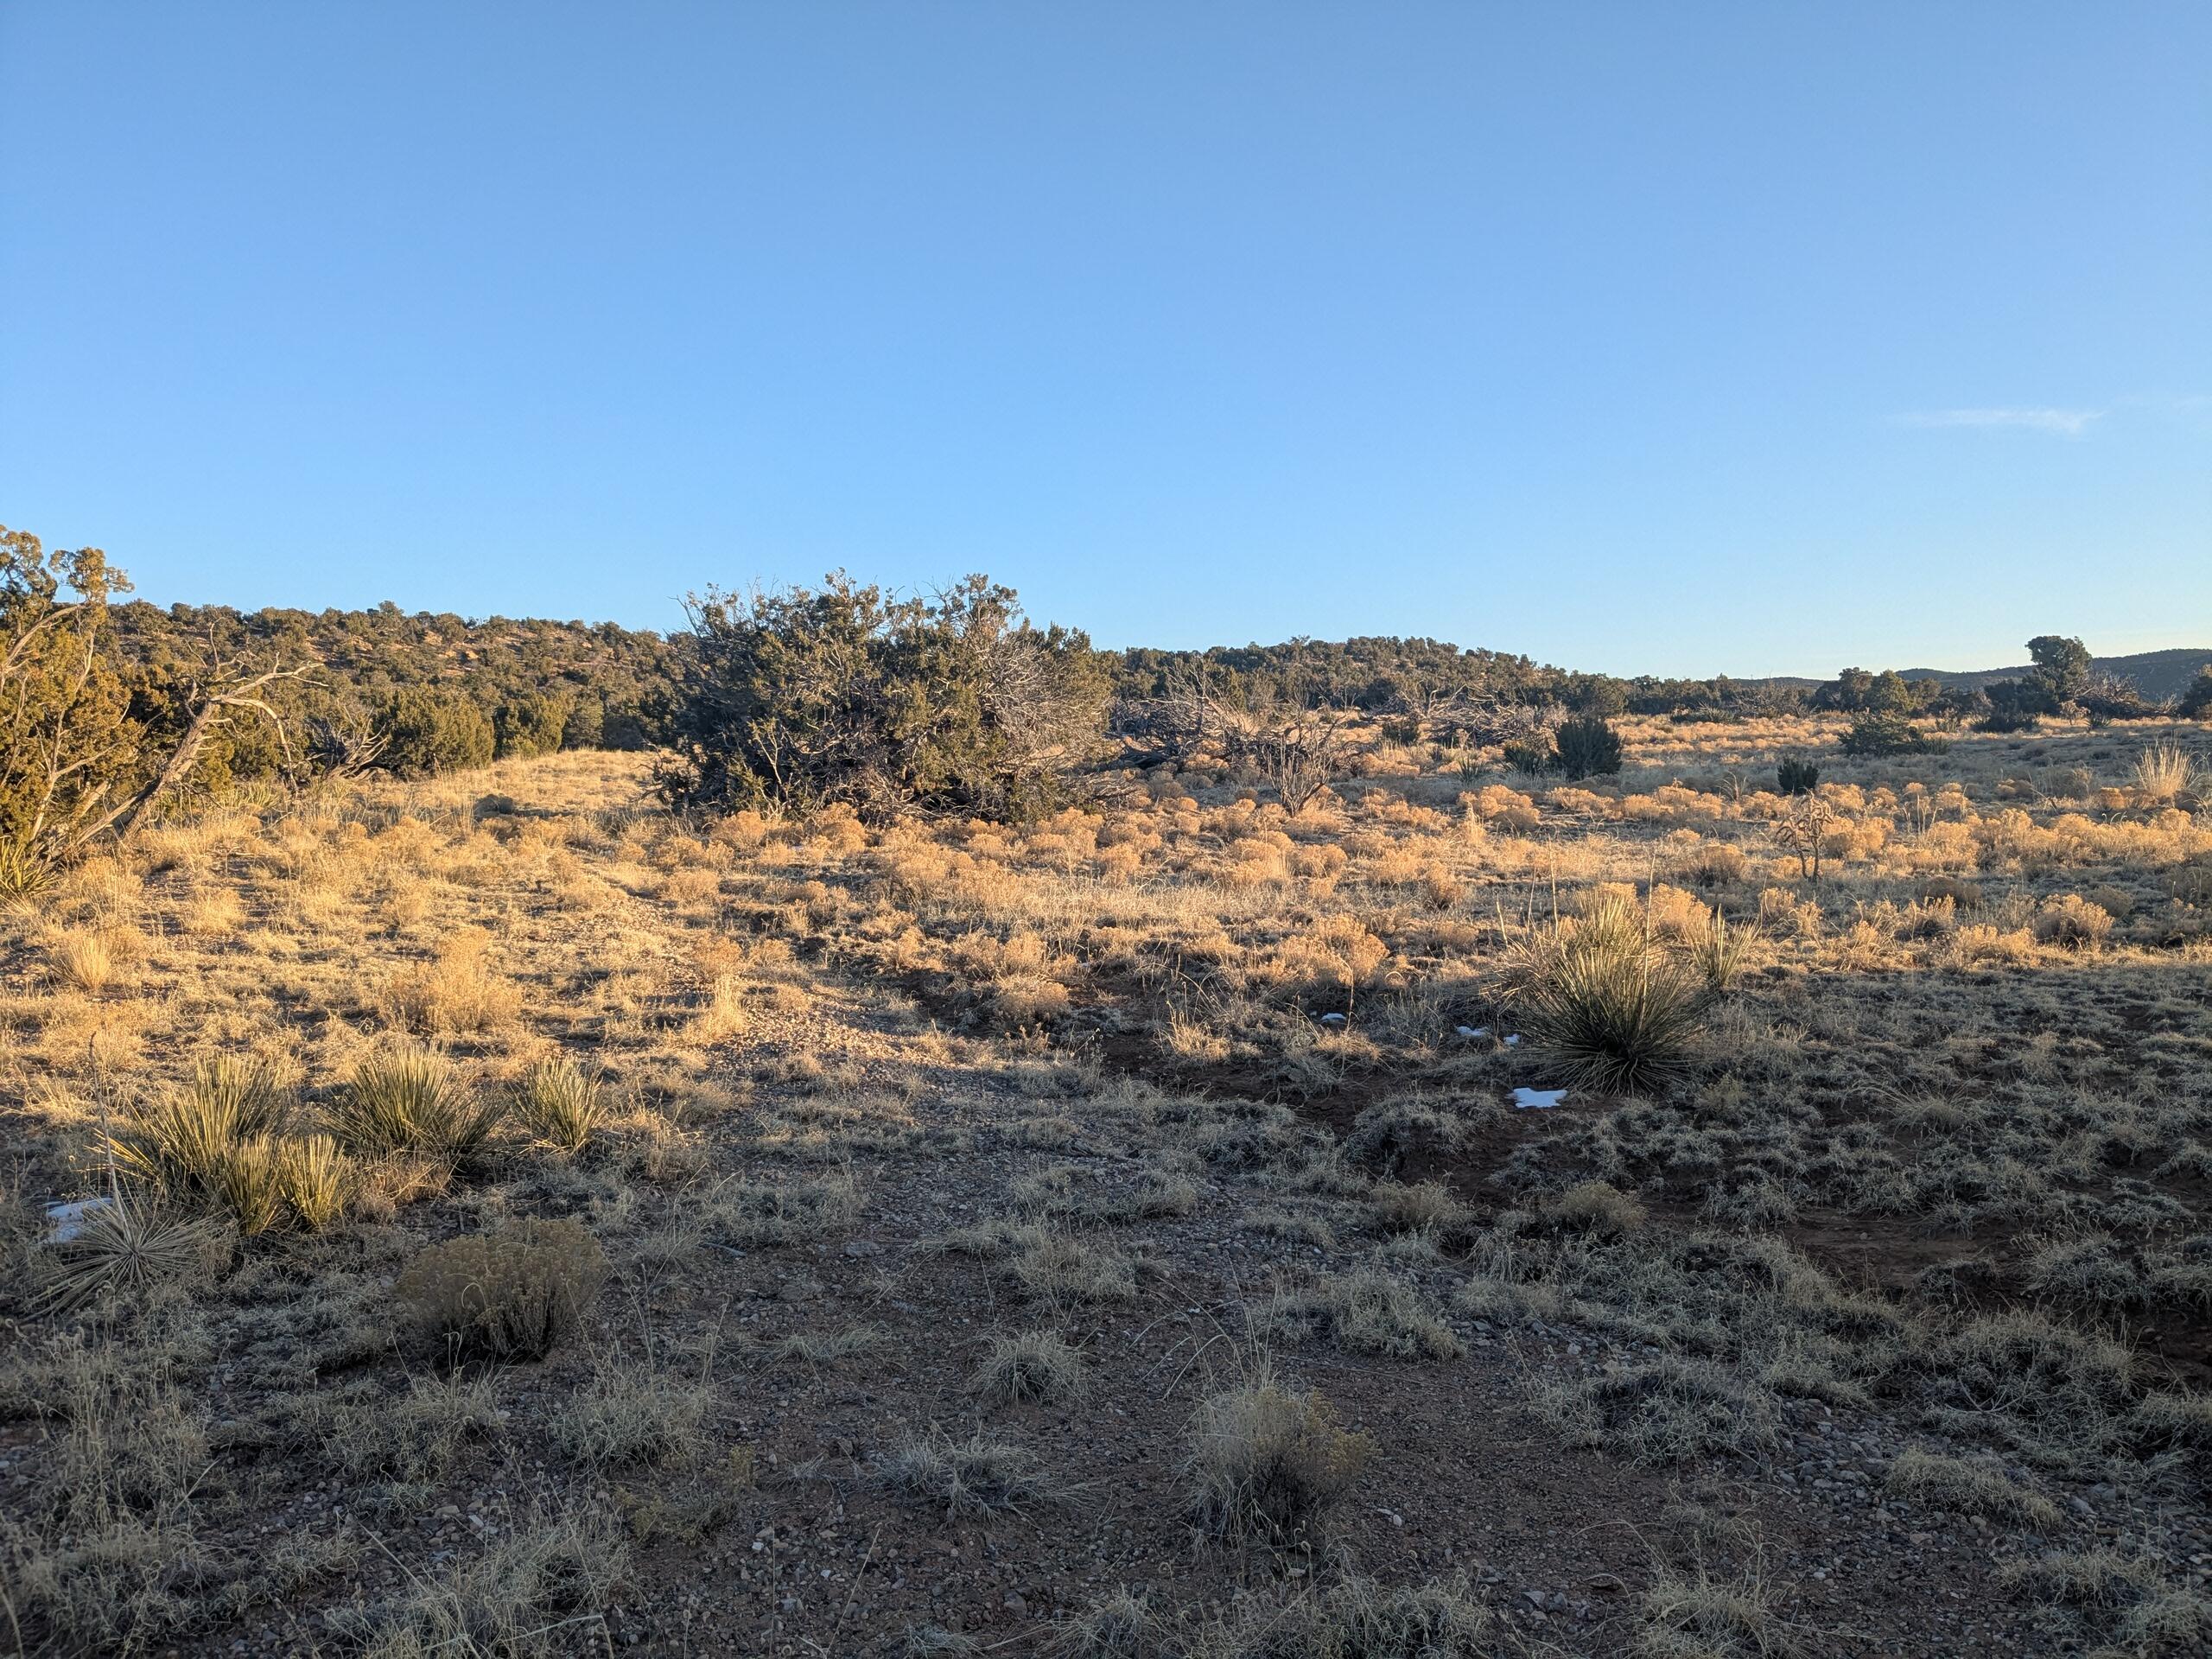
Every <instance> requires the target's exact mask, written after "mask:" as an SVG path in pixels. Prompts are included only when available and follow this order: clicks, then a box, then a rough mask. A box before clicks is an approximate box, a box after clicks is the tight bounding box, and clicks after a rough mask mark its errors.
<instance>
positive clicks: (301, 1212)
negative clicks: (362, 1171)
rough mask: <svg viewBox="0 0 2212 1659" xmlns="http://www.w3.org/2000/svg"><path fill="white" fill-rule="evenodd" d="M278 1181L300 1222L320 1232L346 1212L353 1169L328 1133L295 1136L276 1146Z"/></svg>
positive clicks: (308, 1228)
mask: <svg viewBox="0 0 2212 1659" xmlns="http://www.w3.org/2000/svg"><path fill="white" fill-rule="evenodd" d="M277 1185H278V1186H279V1187H280V1188H281V1189H282V1190H283V1194H284V1202H285V1204H286V1205H289V1207H290V1209H291V1211H292V1214H293V1215H294V1216H295V1217H297V1218H298V1220H299V1224H300V1225H301V1226H302V1227H304V1228H306V1229H307V1230H308V1231H309V1232H311V1233H319V1232H321V1230H323V1229H324V1228H326V1227H327V1226H329V1225H330V1224H331V1223H332V1222H334V1221H335V1220H337V1219H338V1217H340V1216H342V1215H344V1214H345V1213H346V1203H347V1202H348V1200H349V1199H350V1198H352V1196H353V1165H352V1164H351V1163H350V1162H349V1161H348V1160H347V1159H346V1154H345V1152H344V1151H343V1150H342V1149H341V1148H340V1147H339V1144H338V1143H337V1142H336V1141H334V1140H332V1139H331V1138H330V1137H329V1136H328V1135H295V1136H293V1137H292V1138H291V1139H289V1140H287V1141H281V1142H279V1143H278V1145H277Z"/></svg>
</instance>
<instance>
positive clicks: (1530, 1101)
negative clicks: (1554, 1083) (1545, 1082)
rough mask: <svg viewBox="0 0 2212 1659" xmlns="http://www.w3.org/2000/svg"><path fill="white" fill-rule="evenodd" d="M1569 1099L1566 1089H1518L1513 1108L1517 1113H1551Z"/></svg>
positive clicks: (1515, 1092)
mask: <svg viewBox="0 0 2212 1659" xmlns="http://www.w3.org/2000/svg"><path fill="white" fill-rule="evenodd" d="M1566 1098H1567V1090H1564V1089H1516V1090H1514V1091H1513V1107H1514V1109H1515V1110H1516V1111H1522V1112H1527V1111H1538V1112H1544V1111H1549V1110H1550V1109H1552V1108H1553V1107H1554V1106H1556V1105H1558V1104H1559V1103H1560V1102H1561V1101H1562V1100H1565V1099H1566Z"/></svg>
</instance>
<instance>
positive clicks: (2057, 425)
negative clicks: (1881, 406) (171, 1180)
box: [1897, 409, 2105, 438]
mask: <svg viewBox="0 0 2212 1659" xmlns="http://www.w3.org/2000/svg"><path fill="white" fill-rule="evenodd" d="M2104 417H2105V411H2104V410H2101V409H1935V410H1922V411H1919V412H1917V413H1915V414H1910V415H1900V416H1897V419H1898V420H1899V421H1901V422H1902V423H1904V424H1905V425H1907V426H1974V427H2011V428H2014V429H2018V430H2021V431H2026V432H2055V433H2056V434H2057V435H2059V436H2061V437H2064V438H2078V437H2080V436H2081V435H2082V434H2083V433H2085V432H2087V431H2088V429H2089V428H2090V426H2091V425H2092V424H2093V423H2095V422H2097V421H2101V420H2102V419H2103V418H2104Z"/></svg>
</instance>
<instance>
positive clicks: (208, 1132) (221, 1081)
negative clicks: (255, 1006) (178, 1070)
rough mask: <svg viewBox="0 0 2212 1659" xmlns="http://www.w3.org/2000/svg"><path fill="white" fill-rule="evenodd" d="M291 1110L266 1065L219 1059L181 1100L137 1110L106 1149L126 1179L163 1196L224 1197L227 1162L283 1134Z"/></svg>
mask: <svg viewBox="0 0 2212 1659" xmlns="http://www.w3.org/2000/svg"><path fill="white" fill-rule="evenodd" d="M288 1111H289V1100H288V1098H287V1096H286V1095H285V1092H284V1090H283V1087H282V1086H281V1085H280V1084H278V1082H277V1077H276V1075H275V1073H273V1072H272V1071H270V1069H269V1068H268V1067H267V1066H266V1065H263V1064H262V1063H261V1062H259V1061H257V1060H249V1059H242V1058H238V1057H237V1056H235V1055H228V1054H224V1055H217V1056H214V1057H213V1058H207V1059H202V1060H200V1062H199V1063H198V1064H197V1065H194V1068H193V1073H192V1081H191V1082H190V1083H189V1084H186V1085H185V1087H184V1088H183V1089H181V1090H178V1091H177V1092H176V1093H175V1094H171V1095H167V1096H162V1097H161V1098H159V1099H157V1100H154V1101H151V1102H144V1103H139V1104H137V1105H136V1106H133V1107H132V1108H130V1110H129V1112H128V1113H127V1115H126V1121H125V1122H124V1125H123V1127H122V1128H119V1129H118V1130H117V1131H115V1132H114V1133H113V1134H112V1135H110V1136H109V1137H108V1143H107V1149H108V1152H109V1154H110V1156H111V1158H112V1159H113V1160H114V1163H115V1166H116V1167H117V1169H118V1170H119V1171H120V1172H121V1173H124V1174H125V1175H127V1176H130V1177H132V1178H134V1179H137V1180H139V1181H142V1182H144V1183H146V1184H147V1185H151V1186H154V1187H156V1188H157V1189H158V1190H160V1191H161V1192H167V1193H174V1194H177V1195H180V1196H182V1195H186V1194H194V1193H198V1194H204V1195H208V1196H219V1195H218V1194H216V1193H215V1192H214V1183H215V1179H216V1171H217V1168H218V1166H219V1164H220V1163H221V1161H222V1160H223V1158H224V1156H225V1154H226V1153H227V1152H228V1151H229V1150H230V1149H231V1148H232V1147H235V1146H237V1145H238V1144H239V1143H240V1142H241V1141H259V1140H264V1139H265V1138H266V1137H268V1136H270V1135H274V1134H276V1133H277V1131H278V1130H279V1129H280V1128H283V1122H284V1119H285V1117H286V1116H287V1114H288Z"/></svg>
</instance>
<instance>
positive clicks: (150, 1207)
mask: <svg viewBox="0 0 2212 1659" xmlns="http://www.w3.org/2000/svg"><path fill="white" fill-rule="evenodd" d="M215 1242H216V1241H215V1235H214V1234H213V1232H212V1231H211V1230H209V1228H208V1227H207V1224H206V1223H204V1222H200V1221H195V1220H190V1219H187V1218H185V1217H179V1216H177V1215H175V1214H174V1213H172V1212H170V1211H165V1210H163V1209H162V1208H161V1207H160V1206H159V1205H157V1204H156V1203H155V1202H154V1201H153V1200H151V1199H149V1198H144V1197H142V1196H139V1195H137V1194H134V1193H132V1192H130V1189H128V1188H127V1187H123V1186H120V1185H118V1187H117V1188H116V1189H115V1190H114V1191H113V1192H111V1193H110V1194H109V1195H108V1198H107V1201H106V1202H105V1203H104V1204H99V1205H94V1206H92V1207H89V1208H87V1209H86V1211H85V1212H84V1214H83V1216H82V1217H81V1218H80V1219H79V1221H78V1223H77V1230H76V1233H75V1236H73V1237H71V1238H70V1239H69V1240H68V1241H67V1242H66V1243H60V1244H57V1245H55V1246H54V1249H53V1255H52V1256H51V1258H50V1259H51V1260H52V1261H54V1262H55V1263H56V1264H57V1265H55V1266H54V1268H51V1269H50V1270H49V1272H48V1276H47V1280H46V1283H45V1285H44V1286H43V1287H42V1288H41V1291H40V1294H39V1301H40V1304H41V1306H45V1307H48V1308H51V1309H54V1310H55V1311H57V1312H67V1310H69V1309H71V1308H74V1307H80V1306H83V1305H84V1304H85V1303H86V1302H89V1301H92V1300H94V1299H96V1298H98V1297H100V1296H103V1295H106V1294H111V1293H112V1294H129V1293H130V1292H132V1291H138V1290H143V1289H145V1288H146V1287H149V1286H150V1285H155V1284H158V1283H160V1282H162V1281H164V1280H168V1279H175V1278H177V1277H179V1276H180V1275H181V1274H185V1273H187V1272H189V1271H190V1270H191V1269H192V1268H193V1267H194V1266H195V1265H196V1264H197V1263H199V1262H201V1261H203V1260H205V1259H206V1258H207V1255H208V1253H209V1251H210V1250H211V1249H213V1247H214V1244H215Z"/></svg>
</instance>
